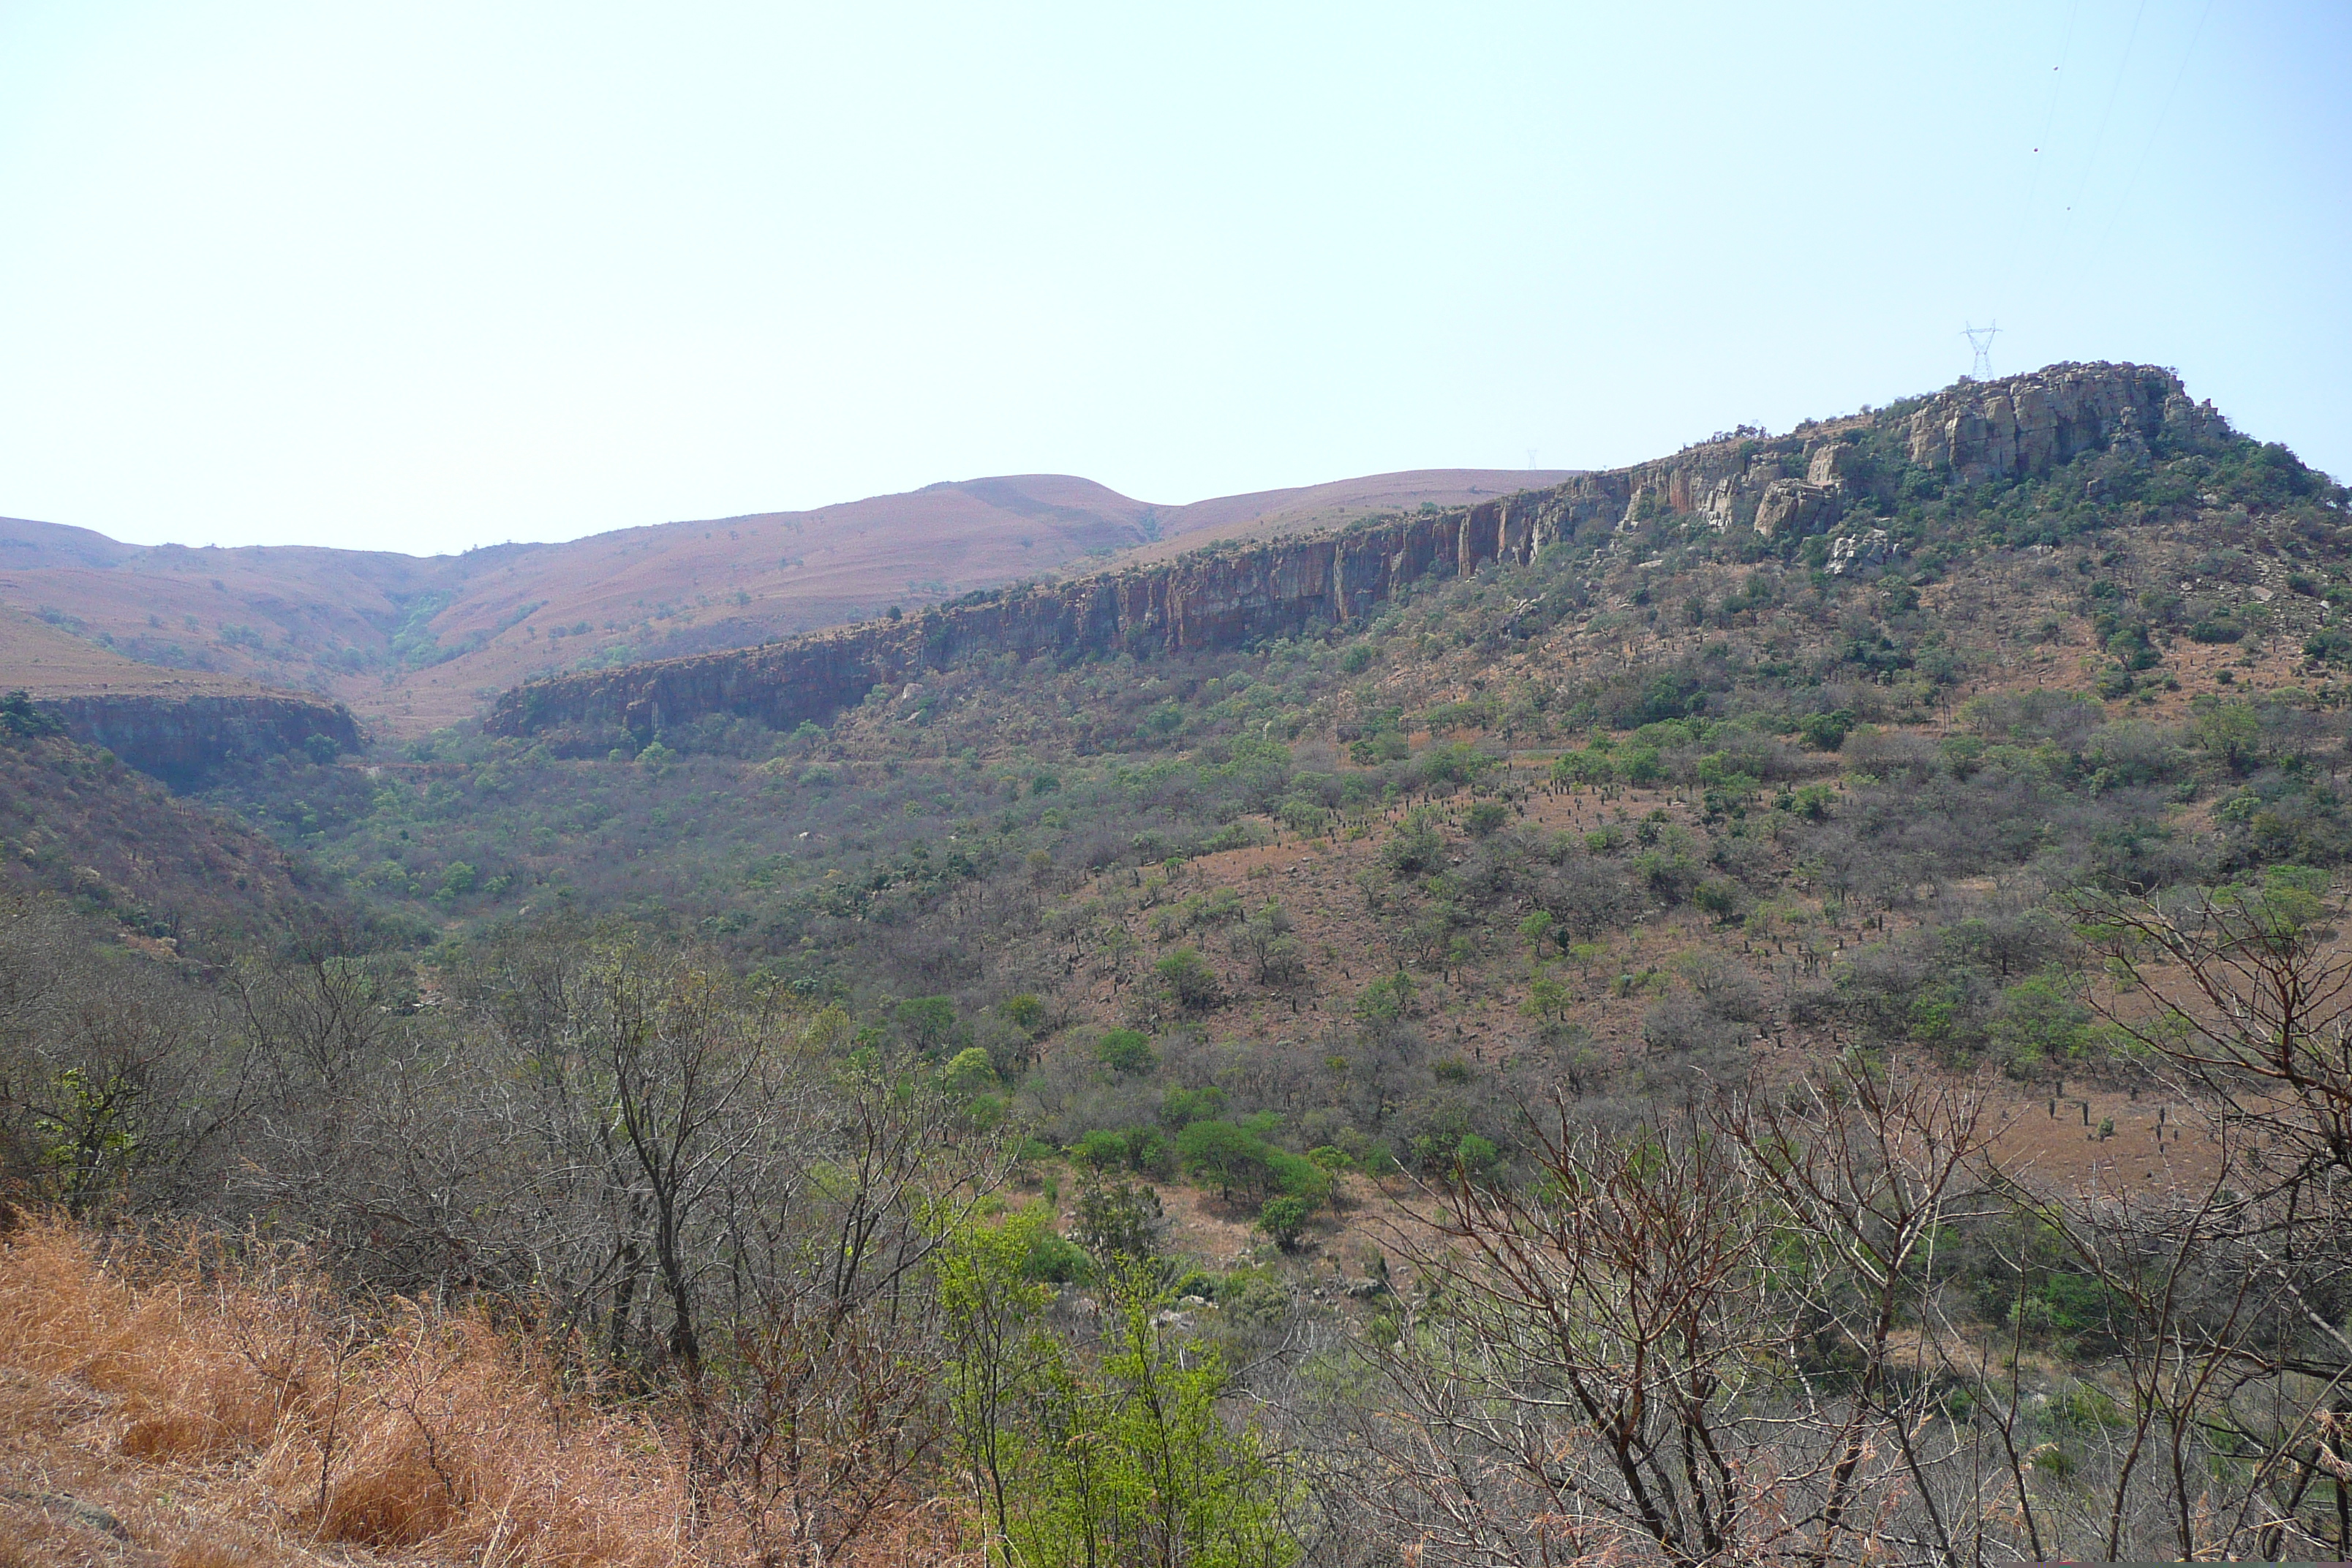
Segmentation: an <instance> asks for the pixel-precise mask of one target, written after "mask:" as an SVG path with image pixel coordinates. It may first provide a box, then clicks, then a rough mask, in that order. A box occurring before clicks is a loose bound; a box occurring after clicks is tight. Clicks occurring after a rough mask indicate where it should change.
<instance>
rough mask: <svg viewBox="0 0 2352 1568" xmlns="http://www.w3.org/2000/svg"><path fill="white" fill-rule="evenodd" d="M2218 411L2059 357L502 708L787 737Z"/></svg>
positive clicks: (554, 719) (1792, 518)
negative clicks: (1057, 659) (1914, 470)
mask: <svg viewBox="0 0 2352 1568" xmlns="http://www.w3.org/2000/svg"><path fill="white" fill-rule="evenodd" d="M2214 417H2215V416H2213V415H2212V413H2211V409H2210V405H2206V406H2205V407H2203V408H2201V409H2200V408H2199V407H2197V406H2195V405H2191V404H2190V403H2189V399H2188V397H2187V395H2186V394H2185V393H2183V392H2182V391H2181V388H2180V384H2179V378H2177V377H2176V376H2174V375H2173V374H2171V373H2170V372H2168V371H2163V370H2156V369H2151V368H2148V367H2146V366H2139V365H2109V364H2087V365H2055V366H2052V367H2051V368H2049V369H2047V370H2043V371H2040V372H2037V373H2035V374H2032V375H2024V376H2015V377H2011V378H2010V379H2008V380H2006V381H2000V382H1990V383H1986V384H1974V383H1970V382H1965V381H1964V382H1962V383H1960V384H1958V385H1956V386H1954V387H1951V388H1948V389H1947V390H1946V391H1944V392H1942V393H1939V394H1937V395H1934V396H1931V397H1928V398H1926V399H1924V400H1921V401H1919V402H1917V403H1916V404H1912V405H1904V406H1903V407H1902V408H1901V409H1900V410H1899V411H1888V412H1884V413H1881V414H1878V415H1868V414H1865V415H1861V416H1853V417H1851V418H1846V419H1841V420H1834V421H1830V422H1827V423H1821V424H1811V425H1807V426H1800V427H1799V429H1797V430H1796V431H1794V432H1792V433H1790V435H1788V436H1784V437H1777V438H1772V439H1759V438H1755V437H1738V438H1730V437H1727V438H1721V439H1717V440H1714V441H1709V442H1703V443H1700V444H1698V445H1696V446H1693V447H1685V449H1684V450H1683V451H1681V452H1678V453H1676V454H1675V456H1673V457H1671V458H1660V459H1658V460H1656V461H1653V462H1648V463H1642V464H1637V465H1635V466H1634V467H1633V468H1619V469H1614V470H1611V471H1609V472H1604V473H1589V474H1580V475H1577V476H1576V477H1574V478H1572V479H1569V480H1567V481H1566V482H1565V483H1562V484H1559V485H1555V486H1553V487H1551V488H1549V489H1541V490H1532V491H1527V492H1523V493H1521V494H1518V495H1515V496H1511V497H1508V498H1507V499H1504V500H1495V501H1488V502H1486V503H1485V504H1483V505H1479V506H1475V507H1470V508H1467V509H1458V510H1452V511H1442V512H1427V513H1423V514H1419V515H1415V516H1412V517H1406V518H1399V519H1392V520H1390V521H1381V522H1375V523H1368V524H1365V525H1361V526H1359V527H1355V528H1351V529H1348V530H1345V531H1339V532H1334V533H1327V534H1322V535H1318V536H1312V537H1305V538H1291V539H1285V540H1281V541H1277V542H1269V543H1265V544H1260V545H1256V546H1249V547H1241V548H1232V547H1225V548H1219V549H1215V550H1210V551H1204V552H1196V553H1194V554H1191V555H1186V556H1182V557H1180V558H1179V559H1177V560H1175V561H1171V562H1168V563H1164V564H1160V565H1156V566H1152V567H1149V568H1139V569H1130V570H1127V571H1122V572H1113V573H1108V574H1103V575H1100V576H1095V577H1086V578H1080V579H1076V580H1074V581H1070V582H1066V583H1058V584H1046V585H1041V586H1034V587H1029V588H1025V589H1023V588H1016V589H1011V590H1005V591H1003V592H999V593H992V594H985V595H972V596H971V598H970V599H968V600H967V601H964V602H960V603H958V604H955V605H950V606H946V607H943V608H940V609H934V610H930V611H927V612H926V613H925V614H923V615H922V616H919V617H917V618H911V619H908V620H905V621H897V622H891V621H877V622H869V623H866V624H865V625H862V626H851V627H847V628H844V629H842V630H839V631H835V632H829V633H822V634H818V635H815V636H811V637H796V638H793V639H791V640H789V641H785V642H780V643H773V644H770V645H768V646H766V647H758V648H746V649H740V650H736V651H731V652H727V653H714V654H707V655H702V656H698V657H694V658H676V659H665V660H660V661H657V662H654V663H647V664H638V665H631V666H626V667H624V668H617V669H612V670H603V671H596V672H592V673H583V674H579V675H570V676H559V677H555V678H552V679H545V680H536V681H531V682H530V683H528V684H526V685H523V686H520V687H517V688H515V689H512V690H510V691H508V692H507V693H505V694H504V695H503V696H501V697H500V698H499V700H498V702H497V704H496V706H495V708H494V709H493V710H492V712H491V714H490V717H489V719H488V729H489V730H490V731H491V732H492V733H496V734H508V735H524V734H532V733H542V732H545V733H552V734H554V735H555V736H557V737H558V738H559V739H560V741H561V742H562V743H563V744H565V745H566V746H567V747H570V748H572V749H575V750H594V749H601V748H603V747H606V746H611V745H614V744H616V743H618V742H621V741H623V740H624V739H625V738H626V739H632V740H634V741H636V742H642V741H644V740H646V739H648V738H650V737H651V736H653V735H654V734H656V733H657V732H658V731H660V730H662V729H663V728H664V727H665V726H667V725H672V724H677V723H682V722H686V721H690V720H692V719H695V718H698V717H700V716H701V715H704V714H708V713H732V714H740V715H742V716H744V717H746V718H751V719H757V720H760V721H763V722H765V723H767V724H770V725H772V726H774V727H776V728H779V729H789V728H791V727H792V726H793V725H795V724H798V723H800V722H802V721H819V722H822V721H824V720H826V719H829V718H830V717H832V716H833V715H834V714H835V713H836V712H839V711H840V710H842V709H844V708H845V707H848V706H850V705H852V704H854V703H856V702H858V701H860V700H863V699H864V698H865V696H866V693H867V692H868V691H870V690H872V689H874V688H875V687H877V686H890V685H894V684H896V683H898V682H899V681H902V680H905V679H910V678H912V677H915V676H917V675H919V674H920V673H922V672H923V671H926V670H929V669H936V668H945V667H947V666H950V665H952V664H955V663H957V662H960V661H961V660H964V659H968V658H972V657H974V656H981V655H997V654H1011V655H1014V656H1016V657H1019V658H1034V657H1036V656H1039V655H1043V654H1069V653H1075V654H1080V655H1083V654H1090V653H1108V652H1115V651H1127V652H1131V653H1135V654H1138V655H1150V654H1154V653H1161V652H1174V651H1182V650H1186V649H1194V648H1205V647H1234V646H1237V645H1239V644H1242V643H1245V642H1248V641H1251V640H1254V639H1256V638H1262V637H1289V636H1296V635H1298V634H1301V633H1307V632H1316V631H1321V630H1325V629H1328V628H1330V627H1333V626H1339V625H1340V624H1342V623H1344V622H1346V621H1349V620H1350V619H1353V618H1356V617H1359V616H1362V615H1364V614H1365V613H1366V612H1367V611H1368V610H1370V608H1372V607H1373V606H1374V605H1379V604H1381V603H1383V602H1385V601H1386V600H1388V599H1389V598H1390V597H1391V596H1392V595H1394V594H1395V592H1396V590H1397V589H1398V588H1399V587H1401V586H1402V585H1404V584H1410V583H1412V582H1415V581H1418V580H1420V579H1423V578H1425V577H1433V576H1436V577H1444V576H1452V575H1456V574H1463V573H1468V572H1474V571H1475V570H1476V569H1477V568H1478V567H1480V566H1482V565H1484V564H1486V563H1488V562H1493V561H1513V562H1526V561H1528V560H1530V559H1532V558H1533V557H1534V556H1535V555H1536V553H1537V552H1539V551H1541V550H1542V549H1544V548H1545V547H1546V546H1548V545H1549V544H1552V543H1555V542H1559V541H1562V540H1567V539H1573V538H1575V537H1577V536H1578V535H1580V534H1583V535H1586V536H1588V537H1589V536H1591V533H1593V532H1594V531H1601V532H1607V531H1614V530H1620V529H1624V528H1629V527H1631V526H1633V525H1634V524H1636V523H1638V522H1640V521H1643V519H1645V518H1647V517H1650V516H1653V515H1662V514H1663V515H1695V516H1698V517H1702V518H1704V519H1705V520H1706V521H1708V522H1709V523H1711V524H1712V525H1713V526H1714V527H1716V528H1717V529H1730V528H1735V527H1738V528H1753V529H1755V530H1756V531H1758V532H1759V533H1763V534H1766V535H1774V534H1779V533H1783V532H1787V531H1795V532H1798V533H1820V532H1825V531H1829V530H1831V529H1832V528H1833V527H1835V526H1836V524H1837V523H1838V521H1839V520H1840V519H1841V518H1842V517H1843V516H1844V515H1845V514H1846V511H1847V510H1848V508H1850V507H1853V506H1855V505H1856V504H1857V503H1859V502H1862V501H1864V500H1871V501H1874V502H1883V501H1885V500H1888V499H1891V485H1890V476H1889V475H1888V474H1887V473H1886V472H1885V466H1884V465H1883V464H1874V462H1873V460H1872V459H1871V457H1870V454H1869V452H1868V451H1867V450H1866V447H1871V446H1872V445H1875V446H1877V447H1883V448H1886V449H1888V450H1890V451H1892V452H1893V453H1894V454H1895V457H1894V459H1893V460H1894V461H1895V462H1896V463H1900V462H1902V461H1905V460H1907V461H1909V462H1910V463H1912V464H1914V465H1916V466H1917V467H1920V468H1928V469H1931V470H1937V471H1945V472H1948V477H1949V478H1951V479H1957V480H1958V481H1959V482H1962V483H1973V482H1979V481H1981V480H1985V479H1997V478H2001V477H2005V476H2009V475H2012V474H2021V473H2026V474H2030V473H2038V472H2042V471H2044V470H2046V469H2047V468H2050V467H2051V466H2053V464H2056V463H2061V462H2063V461H2065V460H2067V459H2068V458H2073V457H2074V456H2076V455H2077V454H2079V453H2081V452H2083V451H2084V450H2087V449H2091V448H2094V447H2107V446H2110V445H2114V444H2117V443H2122V444H2124V445H2126V446H2127V447H2128V446H2131V445H2134V444H2137V447H2139V448H2140V449H2142V450H2144V449H2145V447H2146V444H2147V437H2149V436H2150V435H2151V434H2153V433H2154V432H2155V431H2156V430H2157V429H2158V427H2159V426H2164V425H2165V424H2167V423H2168V422H2177V423H2179V424H2181V425H2183V426H2197V425H2199V424H2200V423H2202V422H2205V421H2210V420H2212V419H2213V418H2214ZM1840 543H1841V544H1842V545H1843V548H1840V549H1836V550H1834V551H1833V553H1832V562H1833V569H1834V570H1840V571H1843V570H1847V569H1851V568H1853V567H1855V566H1858V565H1864V564H1870V563H1877V562H1882V561H1884V560H1885V559H1887V558H1888V557H1889V555H1890V554H1891V553H1892V546H1891V545H1890V544H1889V543H1888V542H1887V539H1886V535H1885V533H1883V532H1879V533H1877V534H1876V535H1875V537H1872V536H1871V532H1870V531H1868V530H1866V529H1863V530H1861V531H1857V532H1856V534H1855V537H1854V538H1853V539H1852V540H1850V541H1847V540H1842V541H1840ZM624 732H625V733H624Z"/></svg>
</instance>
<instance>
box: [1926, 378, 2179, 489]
mask: <svg viewBox="0 0 2352 1568" xmlns="http://www.w3.org/2000/svg"><path fill="white" fill-rule="evenodd" d="M2220 418H2221V416H2219V415H2217V414H2215V413H2214V412H2213V405H2212V404H2210V403H2205V404H2201V405H2200V404H2193V403H2191V402H2190V401H2189V395H2188V393H2187V392H2185V391H2183V390H2182V388H2181V385H2180V380H2179V377H2178V376H2176V375H2174V374H2172V373H2171V372H2170V371H2166V370H2153V369H2149V368H2147V367H2145V366H2139V365H2108V364H2058V365H2052V366H2050V367H2049V368H2048V369H2047V370H2041V371H2036V372H2034V373H2033V374H2031V375H2018V376H2011V377H2010V378H2009V379H2008V380H2006V381H1991V382H1984V383H1981V384H1979V383H1973V382H1963V383H1962V384H1960V385H1958V386H1957V387H1954V388H1952V389H1951V390H1950V391H1948V392H1945V393H1942V394H1939V395H1937V396H1935V397H1931V398H1929V399H1928V400H1927V405H1925V406H1924V407H1922V408H1920V409H1919V410H1917V411H1916V413H1914V414H1913V415H1912V416H1911V426H1910V448H1911V460H1912V461H1913V462H1914V463H1916V464H1918V465H1919V466H1920V467H1921V468H1948V469H1950V470H1951V471H1952V473H1953V474H1954V475H1955V476H1957V477H1958V478H1959V479H1961V480H1963V481H1964V482H1968V483H1980V482H1982V481H1984V480H1986V479H2005V478H2007V477H2009V476H2011V475H2012V474H2040V473H2046V472H2048V471H2049V470H2050V469H2051V468H2054V467H2056V466H2057V465H2058V464H2061V463H2063V462H2066V461H2068V460H2069V459H2071V458H2075V457H2077V456H2079V455H2081V454H2082V453H2084V452H2086V451H2090V450H2092V449H2093V448H2095V447H2110V446H2114V445H2116V444H2118V443H2120V444H2122V445H2124V446H2126V447H2137V448H2138V449H2139V450H2141V451H2143V452H2144V451H2146V450H2147V443H2148V439H2149V437H2152V436H2154V435H2155V434H2156V432H2157V431H2158V428H2159V427H2162V426H2178V427H2179V428H2182V429H2185V430H2189V431H2192V432H2193V431H2198V430H2201V429H2204V428H2206V427H2208V426H2218V425H2219V423H2220Z"/></svg>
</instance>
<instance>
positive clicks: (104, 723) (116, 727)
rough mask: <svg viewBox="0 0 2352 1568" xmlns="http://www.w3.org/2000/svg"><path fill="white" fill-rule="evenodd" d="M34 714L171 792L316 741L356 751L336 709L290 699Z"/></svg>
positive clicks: (112, 700)
mask: <svg viewBox="0 0 2352 1568" xmlns="http://www.w3.org/2000/svg"><path fill="white" fill-rule="evenodd" d="M34 706H36V707H37V708H39V709H42V710H45V711H47V712H52V713H55V714H56V715H57V716H58V718H60V719H62V720H63V721H65V726H66V732H67V733H68V734H70V735H71V736H73V738H74V739H75V740H77V741H81V742H87V743H88V744H89V745H93V746H104V747H105V748H106V749H107V750H109V751H110V752H113V753H114V754H115V755H116V756H118V757H120V758H121V759H122V761H124V762H125V763H129V764H130V765H131V766H132V767H134V768H137V769H138V770H139V771H140V772H141V773H152V774H153V775H154V776H155V777H157V778H160V779H163V780H165V781H167V782H169V783H173V784H181V783H186V782H188V781H189V780H192V779H194V778H196V777H198V776H200V775H201V774H203V773H206V772H209V771H210V770H211V769H213V768H215V767H217V766H219V765H220V764H221V763H226V762H230V761H235V760H238V759H251V758H259V757H269V756H276V755H277V754H278V752H291V751H296V750H299V749H302V748H304V747H306V746H308V745H309V744H310V742H311V741H312V740H313V738H315V737H319V736H324V737H325V738H326V739H327V740H328V741H331V742H333V744H334V747H335V750H337V751H338V752H345V751H356V750H357V749H358V748H359V743H360V737H359V731H358V728H357V727H356V726H355V725H354V724H353V723H352V716H351V713H350V711H349V710H346V709H345V708H344V707H343V705H342V704H341V703H340V702H328V701H324V700H320V699H317V698H310V697H302V696H299V695H296V694H293V693H290V692H289V693H283V694H271V695H267V696H242V695H241V696H197V697H182V696H153V695H145V694H136V693H123V694H121V695H111V696H110V695H96V696H75V697H54V698H43V699H37V700H35V703H34Z"/></svg>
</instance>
